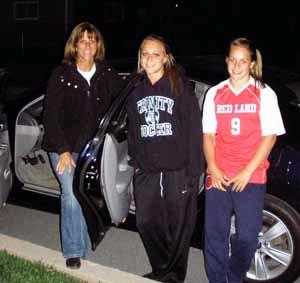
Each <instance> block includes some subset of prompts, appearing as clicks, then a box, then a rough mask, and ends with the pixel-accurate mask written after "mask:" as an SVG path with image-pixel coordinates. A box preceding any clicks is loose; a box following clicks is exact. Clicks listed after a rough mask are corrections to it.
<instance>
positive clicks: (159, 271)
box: [134, 170, 198, 282]
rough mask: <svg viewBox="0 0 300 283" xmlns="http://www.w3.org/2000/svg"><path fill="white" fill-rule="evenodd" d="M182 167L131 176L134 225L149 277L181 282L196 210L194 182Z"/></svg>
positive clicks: (185, 266)
mask: <svg viewBox="0 0 300 283" xmlns="http://www.w3.org/2000/svg"><path fill="white" fill-rule="evenodd" d="M186 181H187V178H186V176H185V173H184V170H180V171H175V172H168V173H163V174H162V175H160V174H147V175H146V174H142V173H138V174H137V175H136V177H135V182H134V186H135V199H136V217H137V227H138V230H139V232H140V235H141V238H142V240H143V243H144V246H145V249H146V251H147V254H148V256H149V260H150V264H151V266H152V269H153V272H152V274H151V275H150V276H151V278H152V279H156V280H159V281H162V282H183V281H184V278H185V275H186V269H187V260H188V253H189V247H190V239H191V236H192V232H193V229H194V224H195V219H196V212H197V211H196V209H197V187H198V186H197V183H198V182H197V181H196V182H194V183H193V184H191V185H190V186H189V187H187V186H186V185H187V182H186Z"/></svg>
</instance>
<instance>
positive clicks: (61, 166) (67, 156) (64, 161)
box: [56, 151, 75, 175]
mask: <svg viewBox="0 0 300 283" xmlns="http://www.w3.org/2000/svg"><path fill="white" fill-rule="evenodd" d="M72 166H73V167H75V162H74V160H73V157H72V154H71V153H70V152H69V151H66V152H63V153H61V154H60V155H59V160H58V163H57V166H56V172H57V173H58V174H59V175H62V174H63V173H64V171H65V169H67V170H68V171H69V172H71V170H72Z"/></svg>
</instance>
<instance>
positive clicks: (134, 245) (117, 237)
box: [0, 204, 207, 283]
mask: <svg viewBox="0 0 300 283" xmlns="http://www.w3.org/2000/svg"><path fill="white" fill-rule="evenodd" d="M1 234H2V237H4V236H9V237H12V239H10V240H7V239H5V238H1ZM3 235H4V236H3ZM17 240H22V241H24V242H21V243H18V242H17ZM15 242H16V244H15ZM32 244H36V245H38V247H37V250H38V252H34V253H33V252H32V250H33V249H32V248H31V247H30V245H32ZM1 245H2V247H1ZM7 245H9V249H13V251H14V252H23V251H25V252H26V253H27V256H31V254H32V253H33V254H35V255H36V256H38V260H41V261H44V262H48V261H49V263H50V264H52V265H53V264H55V266H56V264H57V265H58V268H59V270H64V271H65V270H66V269H65V266H64V259H63V257H62V256H61V252H60V239H59V216H58V215H57V214H55V213H49V212H45V211H40V210H36V209H31V208H26V207H21V206H18V205H13V204H7V206H6V207H5V208H4V209H1V210H0V250H1V249H3V248H4V247H7ZM21 245H25V246H28V245H29V248H23V247H22V248H20V246H21ZM95 264H97V265H96V266H95ZM91 265H92V266H93V267H94V269H93V271H92V274H94V275H95V277H96V278H95V279H96V280H99V279H101V280H102V281H100V282H109V283H123V282H124V283H127V282H129V283H130V282H132V283H135V282H143V280H145V279H144V278H142V277H140V276H141V275H142V274H145V273H148V272H150V265H149V262H148V259H147V256H146V254H145V251H144V248H143V246H142V243H141V240H140V238H139V236H138V234H137V233H136V232H131V231H127V230H124V229H119V228H111V229H110V230H109V231H108V233H107V235H106V236H105V238H104V240H103V242H102V243H101V244H100V245H99V247H98V248H97V250H96V251H95V252H90V253H89V255H88V258H87V261H85V262H84V264H83V269H80V271H79V273H78V274H79V275H80V272H81V271H82V272H84V274H83V278H85V276H86V274H85V273H86V272H88V273H90V271H85V270H89V268H90V266H91ZM86 266H88V267H86ZM203 266H204V265H203V257H202V252H201V251H200V250H198V249H194V248H191V252H190V258H189V269H188V274H187V278H186V281H185V283H207V279H206V276H205V272H204V267H203ZM67 271H69V270H67ZM114 271H116V272H117V273H116V276H117V278H120V276H121V278H123V277H124V276H125V275H126V274H127V273H129V275H130V276H129V278H126V280H117V279H115V277H113V275H112V274H113V273H114ZM99 272H100V273H99ZM78 274H75V275H78ZM134 275H135V276H134ZM99 276H100V277H99ZM103 276H104V277H103ZM132 276H133V277H132ZM105 280H106V281H105ZM135 280H138V281H135ZM91 282H95V281H91ZM96 282H97V281H96Z"/></svg>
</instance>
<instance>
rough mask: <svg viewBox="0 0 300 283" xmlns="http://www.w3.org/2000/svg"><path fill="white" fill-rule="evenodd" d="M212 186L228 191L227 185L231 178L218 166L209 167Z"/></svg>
mask: <svg viewBox="0 0 300 283" xmlns="http://www.w3.org/2000/svg"><path fill="white" fill-rule="evenodd" d="M209 174H210V176H211V181H212V186H213V187H214V188H216V189H218V190H221V191H224V192H226V187H227V186H228V185H229V179H228V178H227V177H226V176H225V174H224V172H223V171H222V170H220V169H219V168H218V167H214V168H209Z"/></svg>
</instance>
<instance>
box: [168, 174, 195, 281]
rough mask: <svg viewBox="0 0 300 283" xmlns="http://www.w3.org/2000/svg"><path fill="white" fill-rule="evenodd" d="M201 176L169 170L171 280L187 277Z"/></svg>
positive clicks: (169, 268) (169, 262)
mask: <svg viewBox="0 0 300 283" xmlns="http://www.w3.org/2000/svg"><path fill="white" fill-rule="evenodd" d="M198 183H199V182H198V178H191V177H188V176H186V175H185V170H180V171H174V172H167V173H166V174H165V178H164V182H163V185H164V187H165V194H164V197H165V199H166V209H167V223H168V227H169V229H168V233H169V236H168V237H169V238H170V245H169V259H168V265H167V266H168V267H167V268H166V270H168V272H170V273H173V274H174V275H173V277H172V280H173V281H171V282H183V281H184V279H185V277H186V272H187V264H188V255H189V250H190V242H191V238H192V234H193V231H194V228H195V223H196V217H197V195H198Z"/></svg>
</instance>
